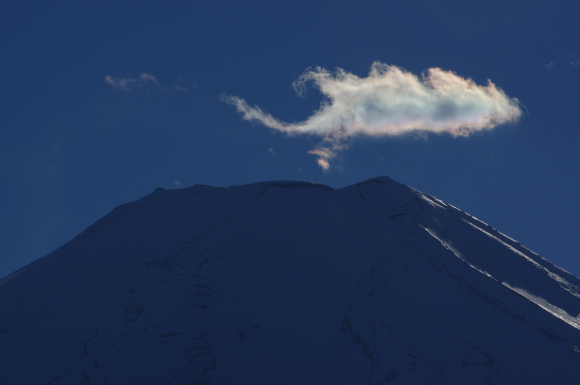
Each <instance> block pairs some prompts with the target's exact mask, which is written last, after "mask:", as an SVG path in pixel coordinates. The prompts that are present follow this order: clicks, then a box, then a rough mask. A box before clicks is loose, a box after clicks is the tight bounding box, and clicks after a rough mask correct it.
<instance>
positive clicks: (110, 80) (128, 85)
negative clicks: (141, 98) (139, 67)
mask: <svg viewBox="0 0 580 385" xmlns="http://www.w3.org/2000/svg"><path fill="white" fill-rule="evenodd" d="M179 80H180V82H182V83H183V78H180V79H179ZM105 82H106V83H107V84H109V85H110V86H111V87H113V88H117V89H120V90H122V91H125V92H131V91H133V90H135V89H138V88H140V89H147V90H148V91H150V90H151V89H157V90H162V91H166V92H171V91H187V87H186V86H183V85H179V84H174V85H173V86H171V87H167V86H164V85H162V84H161V83H160V82H159V81H158V80H157V79H156V78H155V76H153V75H150V74H147V73H144V72H143V73H140V74H139V76H138V77H136V78H130V77H128V76H111V75H107V76H105ZM192 87H194V88H197V86H196V85H195V83H192Z"/></svg>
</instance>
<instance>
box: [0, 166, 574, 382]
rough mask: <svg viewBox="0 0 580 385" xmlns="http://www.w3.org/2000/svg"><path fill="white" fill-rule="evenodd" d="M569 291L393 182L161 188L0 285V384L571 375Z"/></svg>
mask: <svg viewBox="0 0 580 385" xmlns="http://www.w3.org/2000/svg"><path fill="white" fill-rule="evenodd" d="M579 287H580V281H579V280H578V278H576V277H574V276H572V275H571V274H569V273H567V272H565V271H563V270H561V269H560V268H558V267H556V266H554V265H553V264H551V263H550V262H548V261H546V260H544V259H543V258H541V257H539V256H538V255H536V254H534V253H533V252H531V251H530V250H528V249H526V248H525V247H523V246H522V245H520V244H518V243H517V242H516V241H514V240H512V239H510V238H508V237H506V236H504V235H502V234H501V233H499V232H497V231H496V230H495V229H493V228H491V227H490V226H488V225H486V224H484V223H483V222H481V221H479V220H477V219H475V218H473V217H471V216H469V215H468V214H465V213H463V212H462V211H460V210H458V209H456V208H454V207H453V206H450V205H448V204H446V203H444V202H441V201H440V200H438V199H436V198H433V197H431V196H428V195H425V194H422V193H420V192H418V191H416V190H413V189H411V188H408V187H406V186H404V185H401V184H399V183H397V182H394V181H393V180H391V179H389V178H387V177H379V178H374V179H371V180H368V181H365V182H361V183H359V184H356V185H353V186H349V187H346V188H343V189H338V190H334V189H332V188H330V187H328V186H324V185H318V184H312V183H305V182H264V183H257V184H252V185H245V186H236V187H230V188H213V187H209V186H194V187H191V188H188V189H181V190H171V191H165V190H158V191H156V192H154V193H153V194H150V195H148V196H146V197H144V198H142V199H141V200H139V201H136V202H133V203H130V204H126V205H122V206H120V207H118V208H116V209H115V210H113V212H111V213H110V214H109V215H107V216H106V217H104V218H103V219H101V220H100V221H98V222H97V223H95V224H94V225H93V226H91V227H89V228H88V229H87V230H86V231H85V232H83V233H82V234H80V235H79V236H78V237H77V238H75V239H74V240H72V241H71V242H69V243H67V244H66V245H64V246H62V247H61V248H59V249H58V250H56V251H54V252H53V253H51V254H49V255H48V256H46V257H44V258H42V259H40V260H38V261H36V262H34V263H32V264H31V265H29V266H27V267H25V268H24V269H21V270H20V271H17V272H16V273H14V274H12V275H10V276H8V277H6V278H4V279H3V280H1V281H0V384H16V383H26V384H73V383H74V384H77V383H85V384H128V383H139V384H175V385H178V384H179V385H182V384H232V383H239V384H242V383H243V384H245V383H248V384H250V383H251V384H273V383H276V384H296V383H303V384H321V383H336V384H382V383H389V384H409V383H417V384H418V383H425V384H430V383H431V384H466V383H469V384H493V383H498V384H518V383H521V384H546V383H558V384H575V383H576V381H577V378H578V375H579V374H580V348H579V346H580V330H579V329H580V320H579V319H577V318H576V316H577V315H578V314H579V313H580V289H579Z"/></svg>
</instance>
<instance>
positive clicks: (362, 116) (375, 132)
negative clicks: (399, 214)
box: [222, 62, 522, 169]
mask: <svg viewBox="0 0 580 385" xmlns="http://www.w3.org/2000/svg"><path fill="white" fill-rule="evenodd" d="M308 83H313V84H314V86H315V87H317V88H318V89H319V90H320V92H321V93H322V94H323V95H324V96H325V100H324V101H323V102H322V103H321V106H320V109H319V110H318V111H315V112H314V114H313V115H312V116H310V117H309V118H308V119H306V120H305V121H303V122H300V123H284V122H281V121H279V120H278V119H276V118H274V117H273V116H272V115H270V114H269V113H267V112H265V111H263V110H262V109H260V108H259V107H257V106H254V107H252V106H250V105H249V104H248V103H247V102H246V101H245V100H244V99H241V98H239V97H237V96H231V95H222V100H223V101H225V102H226V103H228V104H231V105H233V106H235V107H236V108H237V110H238V112H240V113H242V114H243V119H245V120H248V121H257V122H260V123H262V124H263V125H265V126H267V127H270V128H272V129H275V130H278V131H282V132H285V133H287V134H288V135H297V134H308V135H316V136H320V137H322V138H323V141H322V142H321V143H320V144H319V145H318V146H317V147H316V148H315V149H314V150H312V151H310V152H309V153H311V154H315V155H317V156H318V164H319V165H320V166H321V167H322V168H324V169H328V167H330V164H329V162H328V160H329V159H332V158H333V157H335V156H336V152H337V151H339V150H342V149H344V148H346V147H347V144H345V142H347V141H348V139H350V138H353V137H355V136H358V135H367V136H372V137H379V136H397V135H403V134H407V133H411V132H415V133H416V132H425V133H427V132H432V133H438V134H441V133H446V134H449V135H451V136H453V137H457V136H468V135H470V134H471V133H473V132H476V131H481V130H490V129H492V128H494V127H496V126H497V125H500V124H503V123H509V122H515V121H517V120H518V119H519V117H520V116H521V114H522V111H521V110H520V107H519V102H518V100H517V99H515V98H510V97H508V96H507V95H506V94H505V93H504V92H503V91H502V90H501V89H500V88H498V87H496V86H495V84H493V83H492V82H491V81H490V80H488V81H487V85H485V86H480V85H477V84H475V82H474V81H473V80H471V79H465V78H462V77H461V76H459V75H457V74H455V73H454V72H451V71H444V70H442V69H440V68H430V69H429V70H427V71H426V72H425V73H423V74H421V76H420V77H419V76H416V75H414V74H412V73H410V72H407V71H405V70H403V69H401V68H399V67H396V66H390V65H387V64H383V63H380V62H375V63H373V65H372V66H371V70H370V72H369V75H368V77H366V78H359V77H358V76H356V75H353V74H351V73H348V72H346V71H344V70H342V69H340V68H339V69H337V70H336V72H334V73H331V72H329V71H327V70H325V69H323V68H320V67H317V68H315V69H308V70H306V71H305V72H304V73H303V74H302V75H301V76H300V78H299V79H298V80H297V81H296V82H295V83H294V84H293V86H294V89H295V90H296V92H297V93H298V95H300V96H302V95H304V94H305V91H306V88H307V87H306V85H307V84H308Z"/></svg>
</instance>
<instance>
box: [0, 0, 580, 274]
mask: <svg viewBox="0 0 580 385" xmlns="http://www.w3.org/2000/svg"><path fill="white" fill-rule="evenodd" d="M579 20H580V3H578V2H577V1H555V2H554V1H506V0H502V1H496V0H485V1H467V2H466V1H437V2H434V1H405V2H401V1H356V2H355V1H338V0H332V1H312V0H310V1H292V2H274V1H241V2H234V1H164V2H161V1H156V2H153V1H144V0H140V1H115V2H110V1H99V2H78V1H58V2H46V1H23V0H19V1H12V0H3V1H2V2H1V3H0V52H1V54H0V98H1V104H0V181H1V183H2V185H1V189H2V195H1V197H2V204H1V206H0V276H5V275H7V274H9V273H10V272H12V271H14V270H16V269H18V268H20V267H22V266H24V265H25V264H27V263H30V262H32V261H33V260H35V259H37V258H40V257H42V256H44V255H46V254H47V253H49V252H50V251H52V250H54V249H55V248H57V247H59V246H60V245H62V244H64V243H65V242H67V241H69V240H71V239H72V238H73V237H74V236H76V235H77V234H78V233H80V232H81V231H82V230H83V229H85V228H86V227H88V226H89V225H91V224H92V223H94V222H95V221H96V220H98V219H99V218H100V217H102V216H104V215H106V214H107V213H108V212H110V211H111V210H112V209H113V208H114V207H115V206H118V205H120V204H122V203H125V202H129V201H133V200H136V199H138V198H140V197H142V196H144V195H146V194H148V193H150V192H152V191H153V190H154V189H155V188H157V187H164V188H176V187H178V186H179V184H180V185H181V187H188V186H191V185H193V184H196V183H199V184H209V185H214V186H229V185H236V184H245V183H253V182H258V181H264V180H275V179H290V180H307V181H313V182H319V183H324V184H328V185H330V186H333V187H343V186H346V185H349V184H352V183H356V182H359V181H362V180H364V179H367V178H370V177H374V176H378V175H388V176H390V177H392V178H393V179H395V180H397V181H399V182H401V183H404V184H406V185H408V186H411V187H414V188H416V189H418V190H421V191H423V192H426V193H428V194H431V195H434V196H436V197H438V198H440V199H443V200H445V201H447V202H449V203H451V204H453V205H454V206H456V207H458V208H460V209H462V210H464V211H466V212H468V213H470V214H472V215H474V216H476V217H478V218H479V219H481V220H483V221H485V222H487V223H489V224H490V225H491V226H493V227H495V228H497V229H498V230H500V231H502V232H503V233H505V234H506V235H508V236H510V237H512V238H515V239H516V240H518V241H520V242H521V243H523V244H524V245H526V246H527V247H529V248H531V249H532V250H534V251H536V252H538V253H539V254H540V255H542V256H544V257H545V258H547V259H549V260H551V261H553V262H555V263H556V264H558V265H560V266H561V267H563V268H565V269H567V270H569V271H571V272H572V273H574V274H575V275H580V252H579V251H578V248H577V246H576V245H577V234H578V233H580V222H579V221H578V220H577V218H578V214H579V211H580V201H579V200H578V195H579V192H580V182H579V178H578V166H579V165H580V153H579V152H578V151H577V148H578V144H579V143H580V129H579V127H578V126H579V123H578V122H579V121H580V108H579V107H580V105H579V102H580V22H579ZM377 60H378V61H381V62H384V63H387V64H390V65H396V66H399V67H401V68H403V69H405V70H407V71H410V72H412V73H415V74H420V73H421V72H423V71H425V70H427V69H428V68H431V67H440V68H442V69H444V70H451V71H455V72H456V73H457V74H459V75H461V76H463V77H470V78H472V79H473V80H474V81H475V82H476V83H478V84H484V83H485V82H486V81H487V79H491V81H493V82H494V83H495V84H496V85H497V86H499V87H501V88H502V89H503V90H504V91H505V92H506V94H507V95H508V96H510V97H516V98H518V99H519V100H520V102H521V103H522V105H523V106H525V108H524V115H523V117H522V118H521V120H520V122H519V123H516V124H509V125H504V126H499V127H497V128H495V129H494V130H493V131H490V132H483V133H477V134H474V135H471V136H470V137H467V138H463V137H460V138H455V139H454V138H452V137H450V136H448V135H441V136H437V135H427V137H426V138H423V139H417V138H416V137H415V136H413V135H409V136H405V137H397V138H383V139H376V138H375V139H369V138H362V137H360V138H357V139H355V140H354V141H353V142H352V145H351V146H350V148H349V149H348V150H346V151H343V152H341V154H340V158H339V159H338V160H337V161H336V162H335V163H334V164H335V165H336V166H335V167H333V168H331V169H330V170H328V171H327V172H324V171H322V170H321V169H320V168H319V167H318V166H317V165H316V161H315V157H314V156H313V155H309V154H308V153H307V151H308V150H310V149H312V148H313V146H314V145H315V144H316V143H317V139H316V138H312V137H307V136H304V137H290V138H289V137H287V136H285V135H284V134H282V133H279V132H273V131H272V130H270V129H268V128H265V127H263V126H261V125H259V124H253V123H249V122H246V121H243V120H242V119H241V116H240V114H238V113H237V112H236V110H235V108H234V107H232V106H230V105H228V104H226V103H223V102H222V101H220V95H221V94H222V93H227V94H233V95H237V96H240V97H243V98H244V99H245V100H247V101H248V102H249V103H250V104H252V105H254V104H256V105H258V106H260V107H261V108H264V109H266V110H267V111H268V112H270V113H272V115H274V116H276V117H278V118H280V119H282V120H284V121H289V122H293V121H302V120H304V119H306V118H307V117H308V116H309V115H310V114H311V112H312V111H313V110H316V109H318V107H319V105H320V102H321V101H322V97H321V95H320V94H319V93H318V92H317V90H315V89H311V90H310V91H309V92H308V94H307V97H305V98H301V97H298V96H297V95H296V93H295V92H294V91H293V89H292V83H293V82H294V81H295V80H297V78H298V77H299V76H300V75H301V74H302V73H303V71H304V70H305V69H306V68H308V67H311V66H321V67H325V68H327V69H329V70H332V69H334V68H336V67H340V68H343V69H344V70H346V71H349V72H352V73H354V74H356V75H358V76H360V77H365V76H367V73H368V71H369V68H370V66H371V64H372V63H373V62H374V61H377ZM141 73H146V74H149V75H151V76H153V77H155V79H157V81H158V84H153V83H149V84H148V85H146V86H143V87H136V88H134V89H132V90H131V91H130V92H127V91H123V90H121V89H116V88H114V87H112V86H111V85H109V84H107V82H106V81H105V77H106V76H107V75H110V76H112V77H125V78H137V77H138V76H139V74H141ZM270 148H271V149H272V151H268V150H269V149H270Z"/></svg>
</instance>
